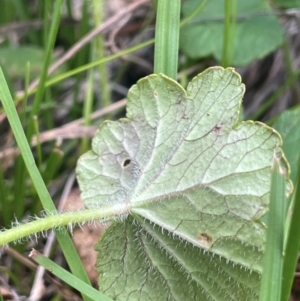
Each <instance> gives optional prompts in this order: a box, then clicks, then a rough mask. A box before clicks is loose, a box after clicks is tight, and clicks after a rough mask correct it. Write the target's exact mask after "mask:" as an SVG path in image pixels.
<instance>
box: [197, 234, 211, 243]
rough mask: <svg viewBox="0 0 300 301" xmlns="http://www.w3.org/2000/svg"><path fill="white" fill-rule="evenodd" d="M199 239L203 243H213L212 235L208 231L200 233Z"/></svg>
mask: <svg viewBox="0 0 300 301" xmlns="http://www.w3.org/2000/svg"><path fill="white" fill-rule="evenodd" d="M199 240H200V242H201V243H202V244H205V245H208V246H210V245H211V244H212V237H211V236H209V235H208V234H207V233H204V232H203V233H200V234H199Z"/></svg>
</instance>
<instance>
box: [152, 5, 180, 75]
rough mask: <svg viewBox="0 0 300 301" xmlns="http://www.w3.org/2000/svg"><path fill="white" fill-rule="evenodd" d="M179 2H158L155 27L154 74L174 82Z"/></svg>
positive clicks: (176, 63)
mask: <svg viewBox="0 0 300 301" xmlns="http://www.w3.org/2000/svg"><path fill="white" fill-rule="evenodd" d="M180 6H181V1H180V0H173V1H169V0H159V1H158V7H157V20H156V27H155V50H154V73H164V74H165V75H167V76H169V77H171V78H173V79H175V80H176V78H177V67H178V47H179V27H180Z"/></svg>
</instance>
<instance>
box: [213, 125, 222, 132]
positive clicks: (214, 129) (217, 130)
mask: <svg viewBox="0 0 300 301" xmlns="http://www.w3.org/2000/svg"><path fill="white" fill-rule="evenodd" d="M220 129H221V127H220V126H215V127H214V128H213V131H214V132H215V133H218V132H219V131H220Z"/></svg>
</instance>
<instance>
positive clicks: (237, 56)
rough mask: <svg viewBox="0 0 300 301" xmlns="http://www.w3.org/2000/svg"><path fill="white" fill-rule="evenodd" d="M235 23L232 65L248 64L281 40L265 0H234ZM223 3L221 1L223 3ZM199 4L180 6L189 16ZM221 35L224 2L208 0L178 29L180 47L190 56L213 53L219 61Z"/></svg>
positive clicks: (195, 1) (189, 1)
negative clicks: (179, 32)
mask: <svg viewBox="0 0 300 301" xmlns="http://www.w3.org/2000/svg"><path fill="white" fill-rule="evenodd" d="M237 2H238V4H237V16H236V17H237V22H236V28H235V38H234V42H235V44H234V45H233V47H234V51H233V57H232V64H233V65H238V66H242V65H247V64H249V63H250V62H252V61H253V60H255V59H259V58H262V57H264V56H265V55H267V54H268V53H270V52H271V51H273V50H274V49H276V48H277V47H278V46H279V45H281V43H282V41H283V29H282V27H281V25H280V24H279V22H278V20H277V18H276V16H275V15H274V13H273V11H272V9H271V7H270V6H269V5H268V3H267V1H261V0H251V1H242V0H238V1H237ZM222 4H223V3H222ZM197 5H199V1H198V0H187V1H186V2H185V3H184V4H183V7H182V10H183V16H184V17H185V16H188V15H189V14H191V12H193V11H194V10H195V8H196V7H197ZM223 34H224V5H221V4H220V1H219V0H210V1H208V3H207V5H205V6H204V8H203V9H202V10H201V11H200V13H199V14H198V17H197V16H196V17H195V19H193V22H191V23H190V24H187V25H186V26H184V27H183V28H182V29H181V34H180V48H181V50H182V51H183V52H185V53H186V54H187V55H188V56H189V57H191V58H202V57H207V56H211V55H212V56H214V57H215V58H216V59H217V60H219V61H221V58H222V50H223Z"/></svg>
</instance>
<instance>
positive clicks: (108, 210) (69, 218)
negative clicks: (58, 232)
mask: <svg viewBox="0 0 300 301" xmlns="http://www.w3.org/2000/svg"><path fill="white" fill-rule="evenodd" d="M129 209H130V206H129V204H128V203H121V204H115V205H110V206H106V207H100V208H98V209H95V208H94V209H85V210H81V211H73V212H66V213H62V214H58V213H55V214H54V215H49V216H47V217H45V218H40V219H36V220H34V221H31V222H28V223H24V224H21V225H20V226H17V227H13V228H11V229H8V230H4V231H2V232H0V246H1V245H5V244H7V243H10V242H13V241H17V240H20V239H22V238H25V237H27V236H30V235H33V234H36V233H38V232H42V231H47V230H49V229H59V228H60V227H63V226H67V225H69V226H70V228H72V226H73V225H76V224H81V223H84V222H92V221H99V222H106V221H108V220H111V219H113V218H114V217H118V216H122V215H127V214H128V213H129Z"/></svg>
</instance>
